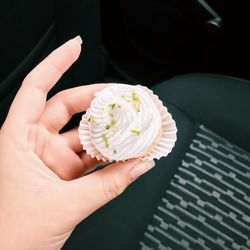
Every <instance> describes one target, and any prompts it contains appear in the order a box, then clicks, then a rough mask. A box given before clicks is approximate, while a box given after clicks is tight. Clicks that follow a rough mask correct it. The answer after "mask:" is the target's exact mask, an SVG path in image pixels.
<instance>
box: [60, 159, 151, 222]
mask: <svg viewBox="0 0 250 250" xmlns="http://www.w3.org/2000/svg"><path fill="white" fill-rule="evenodd" d="M154 165H155V163H154V161H149V160H147V161H142V160H139V159H134V160H129V161H126V162H119V163H113V164H111V165H109V166H107V167H105V168H104V169H102V170H99V171H96V172H94V173H92V174H89V175H87V176H84V177H82V178H79V179H76V180H73V181H70V182H67V185H69V186H68V188H67V191H68V194H69V195H68V196H67V198H66V196H65V198H66V200H67V204H68V206H70V210H71V211H72V212H73V213H74V215H73V216H74V217H75V219H76V223H79V222H80V221H82V220H83V219H85V218H86V217H87V216H89V215H90V214H91V213H93V212H94V211H95V210H97V209H98V208H100V207H102V206H103V205H104V204H106V203H107V202H109V201H111V200H112V199H114V198H115V197H117V196H118V195H120V194H121V193H122V192H123V191H124V190H125V189H126V187H127V186H128V185H129V184H131V183H132V182H133V181H134V180H136V179H137V178H138V177H139V176H141V175H142V174H144V173H146V172H147V171H148V170H150V169H151V168H152V167H154Z"/></svg>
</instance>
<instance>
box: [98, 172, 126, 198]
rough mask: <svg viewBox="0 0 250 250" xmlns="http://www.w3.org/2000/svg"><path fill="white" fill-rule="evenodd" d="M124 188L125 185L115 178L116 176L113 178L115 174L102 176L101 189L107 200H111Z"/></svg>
mask: <svg viewBox="0 0 250 250" xmlns="http://www.w3.org/2000/svg"><path fill="white" fill-rule="evenodd" d="M124 189H125V187H124V186H123V185H122V183H121V182H119V181H118V180H117V178H115V176H113V175H109V176H106V178H103V191H104V196H105V199H106V200H107V201H111V200H112V199H114V198H115V197H117V196H119V195H120V194H122V192H123V191H124Z"/></svg>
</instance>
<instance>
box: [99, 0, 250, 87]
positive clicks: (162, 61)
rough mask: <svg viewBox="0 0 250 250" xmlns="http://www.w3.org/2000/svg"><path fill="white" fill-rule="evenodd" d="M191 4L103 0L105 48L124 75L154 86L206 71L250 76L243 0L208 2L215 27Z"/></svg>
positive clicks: (178, 0)
mask: <svg viewBox="0 0 250 250" xmlns="http://www.w3.org/2000/svg"><path fill="white" fill-rule="evenodd" d="M197 2H198V1H196V0H169V1H165V0H137V1H133V0H103V1H102V28H103V37H104V43H105V46H106V48H107V49H108V50H109V52H110V54H111V57H112V58H113V59H114V61H115V62H116V63H117V64H118V65H119V66H120V67H121V68H122V69H123V71H125V72H126V73H129V75H132V76H134V78H136V79H139V80H142V81H152V82H156V81H159V80H163V79H166V78H168V77H170V76H172V75H176V74H182V73H189V72H209V73H219V74H226V75H232V76H237V77H241V78H247V79H249V78H250V71H249V63H248V61H249V57H250V50H249V44H250V39H249V35H248V33H249V24H250V20H249V15H248V10H249V8H248V5H249V3H248V1H246V0H239V1H228V0H208V1H207V3H208V4H210V6H211V7H212V8H213V9H214V10H215V11H216V12H217V13H218V15H219V16H220V17H221V18H222V24H221V29H219V30H218V29H213V28H211V27H208V25H206V21H207V20H209V16H208V15H207V13H206V12H204V10H203V9H202V8H200V6H199V4H197Z"/></svg>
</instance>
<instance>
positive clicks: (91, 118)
mask: <svg viewBox="0 0 250 250" xmlns="http://www.w3.org/2000/svg"><path fill="white" fill-rule="evenodd" d="M88 122H89V123H95V118H94V117H93V116H92V115H91V116H90V117H89V119H88Z"/></svg>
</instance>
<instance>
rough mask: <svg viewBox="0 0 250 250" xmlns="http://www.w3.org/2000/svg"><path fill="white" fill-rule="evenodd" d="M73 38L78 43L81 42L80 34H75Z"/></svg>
mask: <svg viewBox="0 0 250 250" xmlns="http://www.w3.org/2000/svg"><path fill="white" fill-rule="evenodd" d="M73 39H74V40H76V41H77V42H78V43H80V44H82V38H81V37H80V36H76V37H75V38H73Z"/></svg>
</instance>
